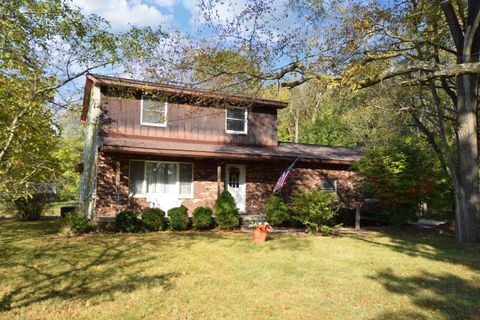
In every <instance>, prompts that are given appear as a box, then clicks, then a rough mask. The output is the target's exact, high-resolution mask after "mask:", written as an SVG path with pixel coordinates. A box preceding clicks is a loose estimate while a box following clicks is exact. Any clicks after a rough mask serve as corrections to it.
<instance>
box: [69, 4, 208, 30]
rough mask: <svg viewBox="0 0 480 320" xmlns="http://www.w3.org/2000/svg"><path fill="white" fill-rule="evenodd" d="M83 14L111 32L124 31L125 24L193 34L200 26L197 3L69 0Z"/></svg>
mask: <svg viewBox="0 0 480 320" xmlns="http://www.w3.org/2000/svg"><path fill="white" fill-rule="evenodd" d="M72 1H73V5H75V6H78V7H79V8H80V9H81V10H82V11H83V12H84V13H85V14H91V13H94V14H97V15H99V16H101V17H103V18H105V19H106V20H108V21H109V22H110V24H111V27H112V31H116V32H121V31H126V30H127V29H128V27H129V25H130V24H131V25H135V26H150V27H153V28H155V27H158V26H161V27H162V29H165V30H174V29H178V30H180V31H184V32H189V33H195V32H196V31H197V30H196V29H197V28H199V27H200V26H201V25H202V20H203V19H202V14H201V12H200V9H199V7H198V4H199V1H200V0H72Z"/></svg>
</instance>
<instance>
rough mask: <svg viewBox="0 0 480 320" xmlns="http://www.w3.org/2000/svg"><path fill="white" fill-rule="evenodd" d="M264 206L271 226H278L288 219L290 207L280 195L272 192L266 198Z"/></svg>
mask: <svg viewBox="0 0 480 320" xmlns="http://www.w3.org/2000/svg"><path fill="white" fill-rule="evenodd" d="M266 207H267V220H268V223H269V224H271V225H272V226H279V225H281V224H283V223H285V222H288V221H289V220H290V214H289V212H290V209H289V208H288V207H287V204H286V203H285V201H283V198H282V197H281V196H279V195H277V194H274V195H273V196H272V197H271V198H270V199H268V201H267V205H266Z"/></svg>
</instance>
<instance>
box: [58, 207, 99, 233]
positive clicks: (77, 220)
mask: <svg viewBox="0 0 480 320" xmlns="http://www.w3.org/2000/svg"><path fill="white" fill-rule="evenodd" d="M62 222H63V224H64V226H65V227H67V228H69V229H70V230H72V231H73V232H75V233H78V234H82V233H88V232H91V231H93V230H94V229H95V227H94V226H93V225H92V224H91V222H90V221H89V220H88V219H87V218H85V217H84V216H82V215H80V214H79V213H78V212H77V211H71V212H68V213H66V214H65V216H64V218H63V219H62Z"/></svg>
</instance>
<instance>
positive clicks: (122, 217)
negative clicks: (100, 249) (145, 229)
mask: <svg viewBox="0 0 480 320" xmlns="http://www.w3.org/2000/svg"><path fill="white" fill-rule="evenodd" d="M140 227H141V221H140V220H138V218H137V215H136V214H135V213H134V212H132V211H128V210H124V211H121V212H119V213H118V214H117V216H116V217H115V228H116V229H117V231H121V232H138V231H139V230H140Z"/></svg>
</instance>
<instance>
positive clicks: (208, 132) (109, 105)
mask: <svg viewBox="0 0 480 320" xmlns="http://www.w3.org/2000/svg"><path fill="white" fill-rule="evenodd" d="M140 104H141V100H140V96H138V97H136V98H133V97H131V98H119V97H117V96H114V95H107V94H105V92H102V108H103V110H104V114H103V123H104V125H103V130H104V132H105V134H106V135H107V136H135V137H137V138H141V137H147V138H164V139H175V140H190V141H192V140H193V141H205V142H215V143H219V144H230V143H233V144H248V145H264V146H276V145H277V135H276V120H277V110H276V109H272V108H266V107H253V108H250V109H249V112H248V134H246V135H242V134H228V133H226V132H225V109H222V108H218V107H202V106H196V105H191V104H186V103H183V102H182V103H176V102H169V103H168V114H167V126H166V127H164V128H163V127H155V126H146V125H141V124H140Z"/></svg>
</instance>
